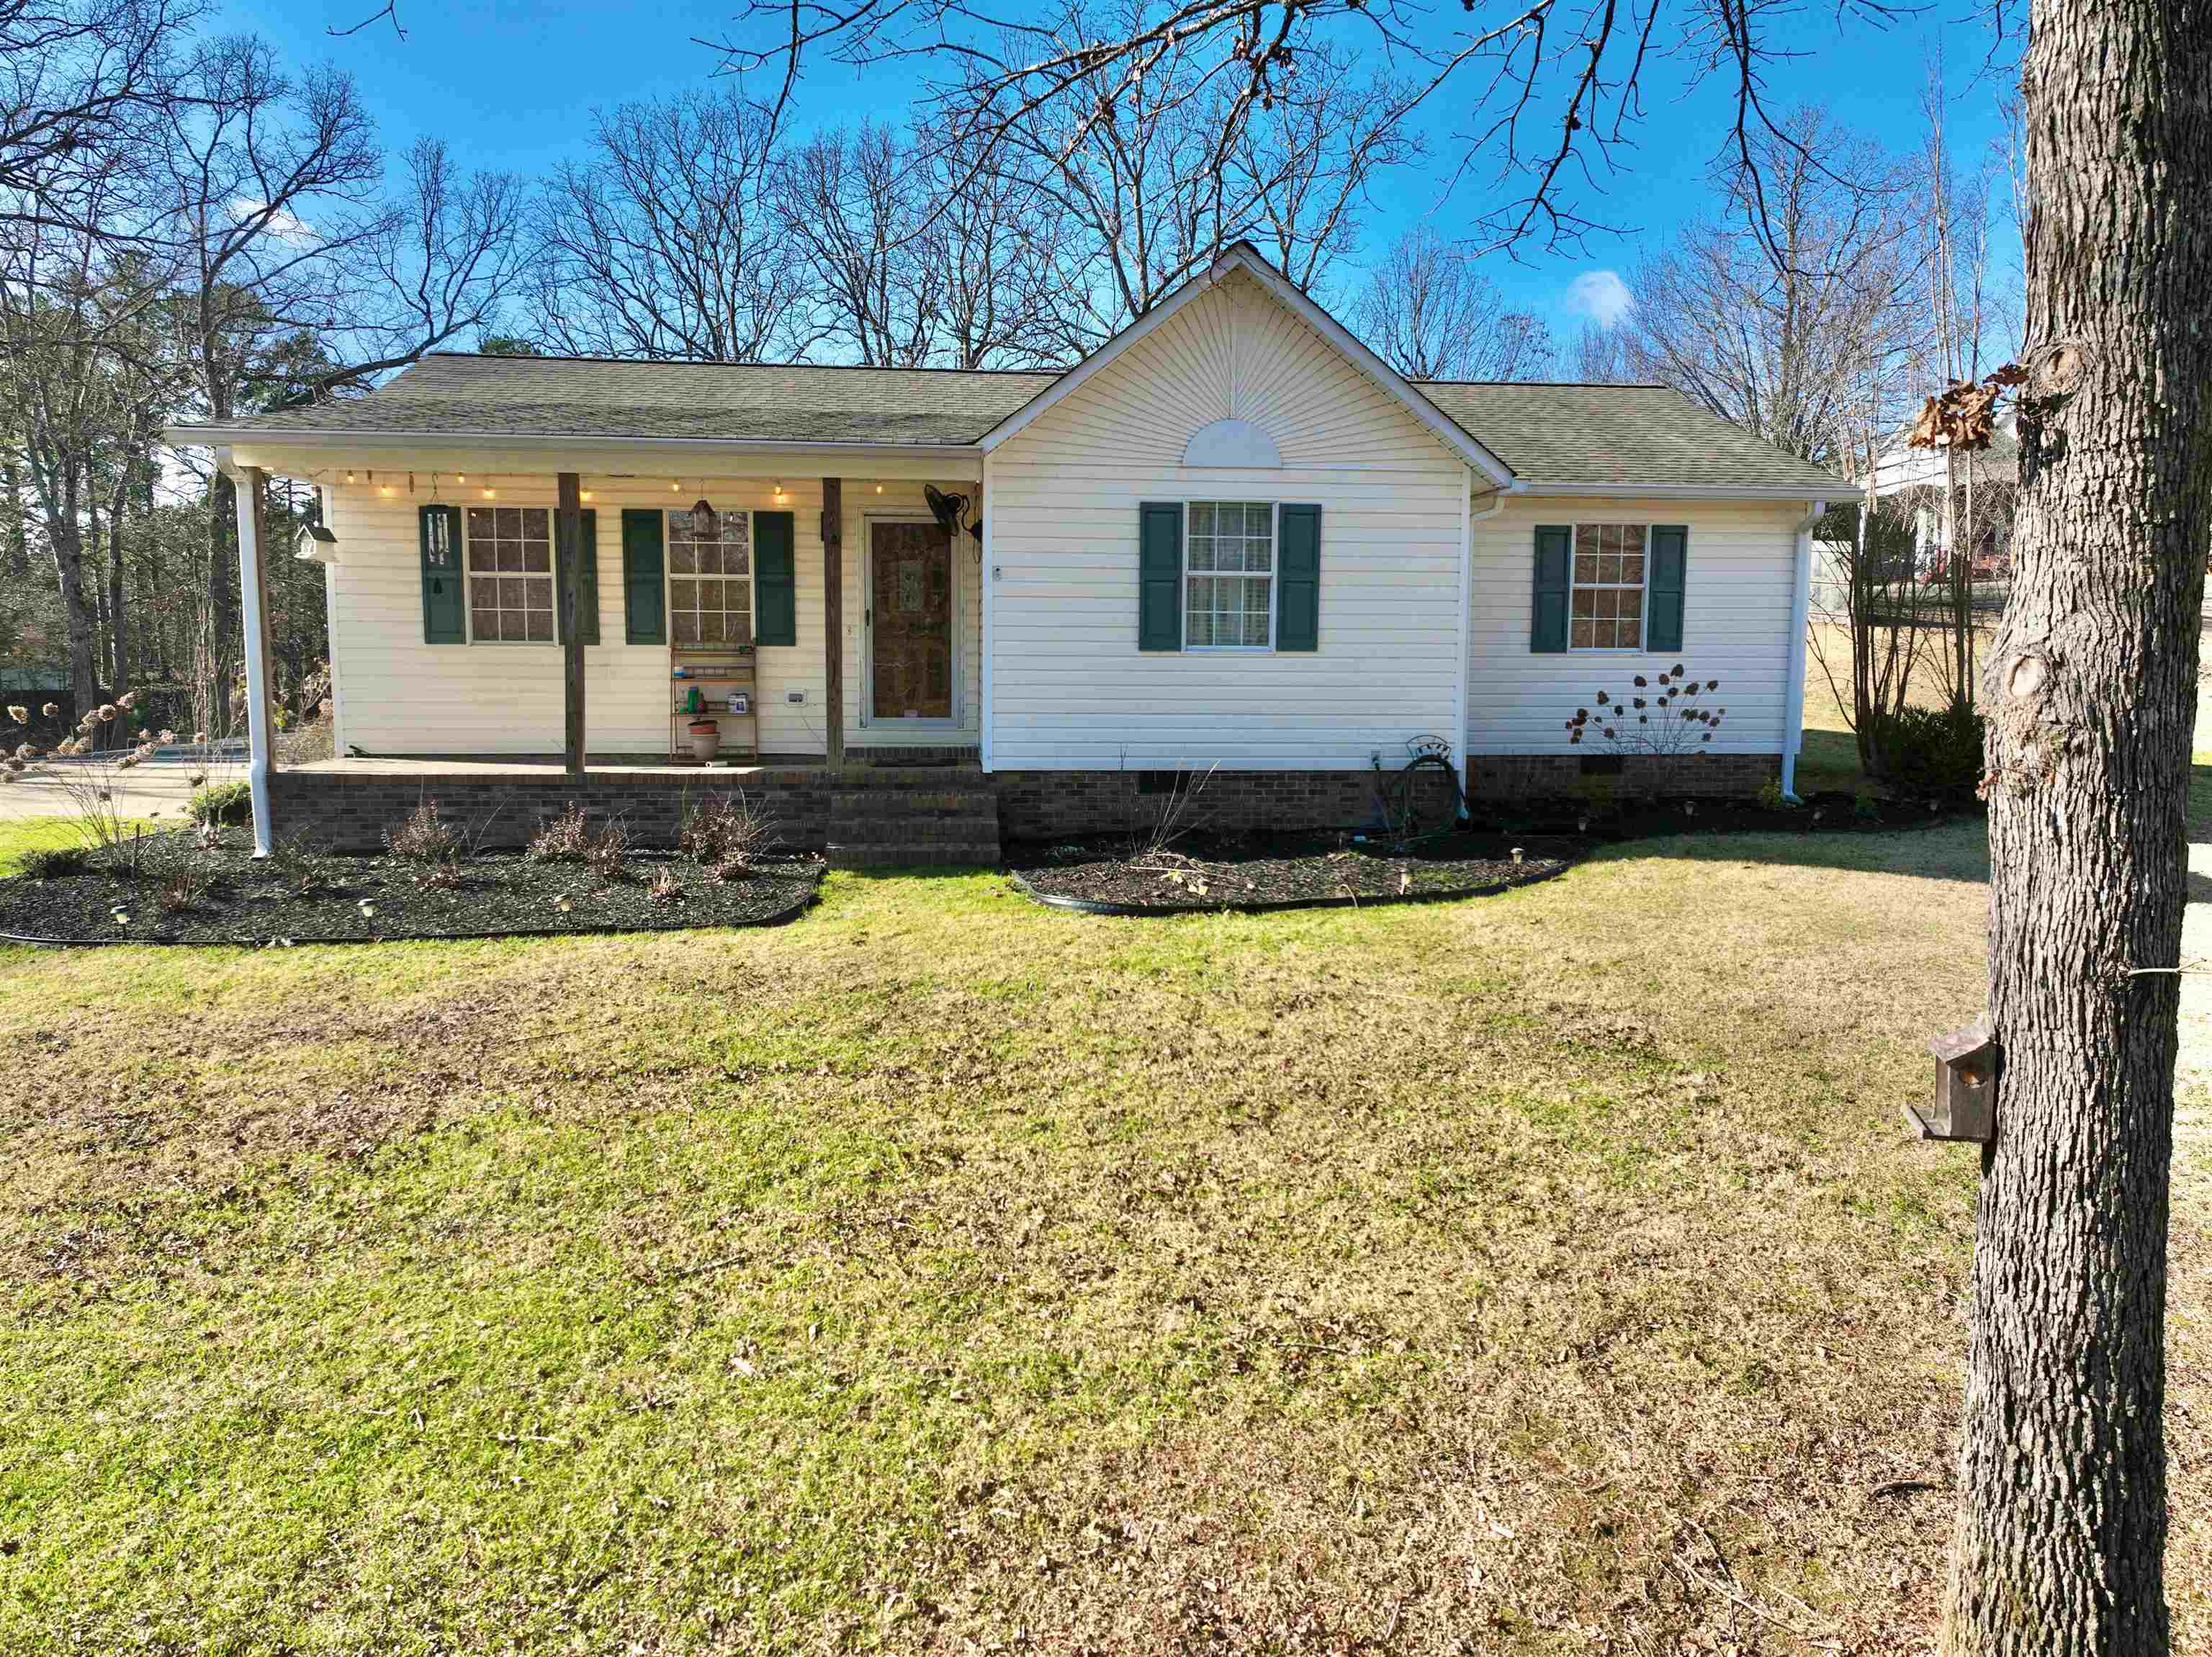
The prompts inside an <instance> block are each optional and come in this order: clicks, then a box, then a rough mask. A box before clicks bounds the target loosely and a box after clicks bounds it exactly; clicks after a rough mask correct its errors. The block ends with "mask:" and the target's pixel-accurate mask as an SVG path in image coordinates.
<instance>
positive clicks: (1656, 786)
mask: <svg viewBox="0 0 2212 1657" xmlns="http://www.w3.org/2000/svg"><path fill="white" fill-rule="evenodd" d="M1780 768H1781V761H1780V758H1778V756H1776V755H1773V754H1711V755H1707V756H1705V757H1702V758H1681V759H1656V758H1629V759H1626V760H1625V761H1624V762H1623V766H1622V770H1621V771H1620V773H1619V774H1618V775H1615V776H1609V777H1586V776H1584V775H1583V771H1582V763H1581V759H1580V758H1579V757H1578V756H1577V755H1573V754H1541V755H1539V754H1516V755H1497V754H1478V755H1475V756H1474V757H1473V758H1471V760H1470V762H1469V768H1468V769H1469V775H1468V796H1469V798H1470V799H1473V800H1474V801H1510V800H1514V799H1516V798H1517V799H1531V798H1547V797H1548V798H1558V797H1559V796H1562V795H1576V794H1589V793H1593V792H1604V793H1620V794H1626V795H1637V794H1694V795H1748V794H1753V793H1756V792H1757V791H1758V789H1759V788H1760V787H1761V786H1762V785H1763V784H1764V783H1766V781H1767V780H1768V779H1769V778H1771V777H1774V776H1776V775H1777V774H1778V771H1780ZM907 775H908V777H911V778H912V779H913V781H912V782H910V783H908V786H914V785H915V784H917V783H923V782H926V781H927V780H928V779H930V778H932V777H942V778H944V779H945V781H946V782H947V783H950V782H951V779H952V777H954V776H956V775H959V776H961V777H962V780H963V782H967V781H969V780H970V779H972V780H974V781H977V782H980V783H986V784H987V785H989V786H990V787H991V788H992V789H994V791H995V792H996V793H997V795H998V796H999V826H1000V833H1001V834H1002V835H1003V836H1004V837H1005V838H1007V839H1009V840H1024V839H1049V838H1063V837H1072V836H1076V835H1082V834H1091V833H1099V832H1124V831H1127V830H1129V829H1133V828H1135V827H1138V826H1139V825H1148V824H1150V823H1152V822H1153V821H1154V820H1156V819H1157V818H1158V814H1159V813H1160V810H1161V808H1162V807H1163V806H1164V805H1165V804H1166V803H1167V800H1168V798H1169V790H1170V789H1173V788H1175V787H1176V786H1182V787H1189V786H1191V785H1192V784H1194V783H1197V782H1198V780H1199V778H1200V775H1201V774H1200V773H1195V772H1182V773H1174V772H1158V771H996V772H993V773H991V774H990V775H988V776H987V777H983V776H981V775H980V774H978V773H975V772H972V771H971V772H966V773H964V774H963V773H952V772H936V773H932V772H928V771H921V772H919V773H915V772H908V773H907ZM896 776H897V773H896V772H893V773H891V777H894V778H895V777H896ZM887 785H890V782H889V779H884V780H880V781H878V780H872V778H871V777H870V774H869V773H867V772H866V771H850V772H847V773H845V774H844V775H843V776H842V777H840V776H838V775H836V774H835V773H831V772H828V771H819V770H811V769H793V770H788V771H781V770H771V771H763V772H757V773H755V774H753V775H750V776H748V777H745V778H744V779H743V780H742V783H740V782H739V781H738V779H734V778H732V779H726V780H724V779H718V778H714V777H712V776H711V774H702V775H701V776H697V777H669V776H667V775H665V774H662V775H653V774H650V773H646V774H636V773H632V774H627V775H626V774H623V773H621V772H599V773H593V774H591V775H587V776H586V777H584V778H583V779H582V780H581V781H580V782H573V781H571V780H569V779H568V778H567V777H559V776H545V775H542V774H541V775H535V776H532V775H524V776H510V777H502V776H500V775H497V774H496V773H491V772H482V773H471V772H457V771H426V772H423V773H422V774H420V775H412V776H410V775H408V774H405V773H402V772H393V771H358V772H349V771H343V770H336V771H283V770H279V771H277V772H276V774H275V775H274V776H273V777H271V778H270V804H271V806H272V808H273V810H274V812H275V814H276V830H277V832H278V833H280V834H290V833H301V832H305V833H307V834H309V835H311V836H313V838H316V839H318V840H319V841H321V842H323V843H325V844H328V845H331V846H332V847H333V848H336V849H337V850H351V851H367V850H375V849H376V848H378V847H379V846H380V845H382V844H383V843H384V836H385V832H386V830H387V829H389V828H392V827H393V826H395V825H398V823H399V822H400V821H402V820H403V819H404V818H405V817H406V816H407V814H408V813H410V812H411V811H413V810H414V809H415V807H416V806H417V805H418V804H419V803H421V802H422V801H425V800H431V801H436V802H437V805H438V808H439V813H440V815H441V816H442V817H444V818H445V819H446V820H447V821H448V822H452V823H454V824H457V825H470V826H472V827H474V826H483V831H484V832H483V844H486V845H488V846H505V847H511V846H519V845H522V844H526V843H527V842H528V840H529V839H530V838H531V836H532V835H533V834H535V833H536V832H538V827H539V826H540V825H542V824H544V822H546V821H548V820H549V819H552V818H554V817H556V816H558V815H560V813H562V812H563V811H565V810H567V809H568V807H569V806H570V805H571V804H572V803H578V802H580V803H581V804H582V805H583V807H584V808H585V810H586V812H587V813H590V814H591V815H592V816H593V817H595V818H602V817H617V816H618V817H619V818H620V819H622V821H623V823H624V824H625V825H627V827H628V828H629V832H630V836H631V838H632V840H633V841H634V842H635V844H640V845H646V846H668V845H672V844H675V840H676V831H677V828H678V825H679V824H680V823H681V821H682V820H683V814H684V807H685V801H686V800H687V798H690V797H702V796H704V795H710V794H719V793H721V792H724V791H726V790H729V789H734V788H737V787H739V786H742V787H743V789H744V792H745V795H746V796H747V798H749V799H750V800H751V801H754V802H755V803H756V804H757V805H759V806H761V807H763V808H764V809H766V810H767V811H768V812H769V813H772V814H773V816H774V817H775V822H776V826H777V830H778V832H779V833H780V834H781V838H782V841H783V844H785V845H787V846H790V847H794V848H815V847H819V846H821V845H822V844H823V842H824V840H825V839H826V838H827V836H828V832H829V809H830V796H831V795H832V794H835V793H839V792H847V791H852V790H856V789H868V788H870V787H872V786H887ZM1437 786H1438V790H1439V794H1440V795H1441V788H1442V783H1441V779H1438V783H1437ZM1439 803H1441V801H1440V800H1439ZM1187 819H1188V821H1190V822H1191V823H1192V825H1194V826H1200V827H1205V828H1212V829H1223V830H1232V831H1235V830H1248V829H1266V828H1285V829H1313V828H1362V827H1365V826H1368V825H1370V824H1372V823H1373V822H1374V821H1375V820H1376V798H1375V783H1374V777H1373V774H1372V773H1371V772H1369V771H1215V772H1214V773H1212V775H1211V776H1210V777H1205V778H1204V782H1203V786H1202V787H1200V789H1199V791H1198V795H1197V798H1196V800H1195V801H1194V803H1193V805H1192V807H1191V808H1190V809H1189V811H1188V813H1187Z"/></svg>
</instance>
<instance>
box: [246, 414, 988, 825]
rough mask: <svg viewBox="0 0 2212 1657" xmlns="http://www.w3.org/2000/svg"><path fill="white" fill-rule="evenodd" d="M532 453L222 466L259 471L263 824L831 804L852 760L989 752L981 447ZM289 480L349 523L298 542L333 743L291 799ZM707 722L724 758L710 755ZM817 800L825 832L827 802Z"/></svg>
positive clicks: (347, 453) (253, 687) (255, 552)
mask: <svg viewBox="0 0 2212 1657" xmlns="http://www.w3.org/2000/svg"><path fill="white" fill-rule="evenodd" d="M528 458H530V459H531V460H536V461H537V465H536V466H532V467H528V468H526V466H524V465H523V464H522V462H523V460H524V459H525V457H523V456H521V455H518V454H502V453H500V452H496V451H489V450H483V451H473V450H462V449H459V448H437V449H410V448H368V447H355V448H345V449H338V450H331V449H328V448H320V447H319V448H316V449H315V450H313V451H312V452H309V451H306V450H300V451H292V452H287V451H284V450H280V449H278V448H276V447H275V446H273V445H272V446H270V447H269V448H265V449H263V448H257V449H254V450H251V451H247V450H243V449H241V450H239V451H236V452H234V453H232V454H228V455H227V456H226V457H225V459H226V462H227V464H228V466H230V468H231V470H232V472H233V475H234V477H235V478H237V480H238V482H239V484H240V496H239V498H240V563H241V573H242V575H243V576H244V579H245V588H246V593H247V594H248V595H249V597H248V616H247V621H248V646H249V648H248V652H247V655H248V661H247V668H248V678H249V691H250V695H249V698H248V701H249V722H250V723H251V724H252V757H253V765H252V774H253V776H254V777H255V778H256V781H257V788H256V803H257V840H258V841H259V842H260V843H262V844H266V843H267V838H268V836H269V834H270V833H271V832H275V831H276V829H278V828H280V827H281V828H284V829H291V828H307V829H313V828H316V827H318V826H319V824H318V823H317V822H316V820H315V819H316V816H317V813H318V810H319V809H329V808H338V807H342V806H343V803H344V802H351V801H363V800H367V799H368V798H370V797H372V796H374V797H383V796H385V795H388V794H389V793H390V792H391V791H392V789H394V788H397V787H404V786H410V785H411V786H413V787H415V788H416V789H435V790H439V791H441V792H442V793H443V794H444V795H447V796H449V797H455V798H458V797H459V795H460V793H461V792H463V791H465V792H467V793H468V794H470V795H475V794H476V793H477V791H478V790H480V789H485V788H493V789H496V788H500V787H511V788H513V789H520V790H524V791H526V792H529V793H532V794H534V793H536V792H537V791H538V789H540V788H541V787H543V786H544V785H545V784H548V783H565V784H568V785H570V786H571V787H572V788H573V787H574V785H576V784H578V783H585V782H587V781H588V782H590V783H593V784H594V785H595V786H594V788H593V789H592V793H594V794H598V793H599V792H601V789H600V787H599V786H598V785H604V787H605V789H618V790H623V791H629V790H642V791H647V792H651V791H654V790H659V791H660V792H664V793H665V792H668V791H671V790H673V791H674V792H676V793H679V794H680V793H681V792H682V791H683V789H684V788H685V787H686V786H687V784H688V785H689V786H690V787H693V788H699V787H706V788H712V789H729V788H737V787H744V788H747V789H775V790H778V791H780V792H793V793H794V798H797V797H800V796H808V795H812V794H815V793H823V794H824V797H825V798H826V797H827V792H829V791H834V789H833V786H832V785H834V784H836V783H837V782H838V781H839V780H840V779H841V778H842V780H844V781H846V782H848V783H851V784H853V787H852V788H851V789H848V790H847V791H848V792H859V791H861V790H862V789H866V788H867V787H868V786H870V782H871V773H872V771H873V769H874V768H875V766H877V765H881V766H883V767H884V769H885V770H886V771H890V770H900V769H903V768H904V767H905V766H907V765H923V766H936V767H945V766H955V767H957V766H961V765H965V766H967V767H968V768H969V769H970V770H973V769H974V768H975V765H976V762H977V759H978V750H979V744H980V733H981V726H982V717H981V715H982V709H981V698H982V680H983V675H982V672H981V631H982V630H981V574H982V571H981V541H980V536H979V535H978V534H977V533H975V532H974V526H976V525H979V524H980V521H981V498H980V497H981V478H980V472H981V464H980V461H979V460H977V459H976V457H975V455H974V454H972V453H969V454H942V455H928V454H924V455H916V454H911V453H901V454H873V455H870V456H868V457H866V458H867V460H868V461H869V464H868V466H867V467H866V472H865V475H860V476H849V477H848V476H839V475H826V476H825V475H822V474H821V472H820V471H818V470H817V471H816V472H813V473H811V474H808V473H805V472H802V471H801V470H800V467H801V466H802V465H805V464H809V463H811V464H814V465H816V466H818V465H819V460H820V458H822V457H814V456H803V455H796V454H743V455H739V454H731V453H714V452H707V451H702V449H701V448H699V447H698V446H694V447H693V448H691V449H690V450H687V451H685V452H684V454H683V456H682V461H681V464H682V469H681V470H675V469H673V467H674V465H675V462H674V460H673V458H672V457H671V460H670V464H671V470H670V471H668V472H656V473H652V474H647V473H646V472H641V471H627V470H625V471H616V470H612V469H611V466H615V465H621V466H628V465H632V464H640V463H641V461H642V459H643V457H636V458H635V459H633V458H632V457H629V456H623V457H614V456H610V455H607V454H591V455H589V456H584V455H579V456H576V457H574V459H575V460H576V462H577V464H576V467H575V469H574V470H565V469H556V470H545V469H544V461H543V460H540V459H538V457H536V456H532V457H528ZM562 458H569V457H562ZM653 458H655V459H659V458H660V457H659V456H657V455H656V456H655V457H653ZM829 458H832V459H835V458H839V457H834V456H833V457H829ZM856 458H857V457H856ZM587 466H588V468H589V469H586V468H587ZM274 473H282V474H283V475H288V476H291V477H295V478H306V479H307V480H310V481H312V482H313V484H315V485H316V486H317V488H318V490H319V493H320V496H321V500H322V505H323V521H324V526H325V531H326V532H327V533H325V534H324V535H321V536H319V537H317V538H316V539H314V540H313V542H310V543H307V544H306V545H303V546H302V547H301V549H299V551H298V554H297V555H298V556H303V557H313V558H315V559H317V560H318V561H319V562H321V563H323V564H325V570H326V582H327V593H328V604H329V616H330V635H331V669H332V677H333V681H334V685H333V692H332V700H333V702H334V704H335V711H334V719H333V724H334V745H335V748H336V752H337V758H334V759H331V760H327V761H322V762H318V763H317V764H315V765H312V766H309V767H306V768H303V770H302V773H301V775H302V778H303V780H302V783H301V785H300V786H297V787H292V788H285V789H280V790H278V791H277V795H276V796H275V797H272V796H271V795H270V791H269V789H268V785H267V779H268V778H269V777H270V776H271V775H272V774H273V773H274V771H275V770H276V756H275V754H274V752H273V747H272V745H271V744H270V741H269V740H268V738H269V729H268V721H267V719H266V716H265V710H266V705H267V703H266V683H265V675H264V668H263V659H264V652H263V651H262V650H260V649H258V648H257V647H258V644H259V642H260V641H259V637H258V634H259V624H258V611H259V607H260V606H258V603H257V602H256V600H257V599H258V593H259V590H260V587H261V572H262V570H264V569H265V567H266V563H267V560H268V559H270V558H271V557H285V556H294V555H295V554H294V549H291V548H289V547H276V546H270V545H266V544H265V540H264V535H263V533H262V531H261V522H260V519H261V514H260V501H261V497H262V492H263V488H264V480H265V478H267V477H268V476H270V475H271V474H274ZM933 495H934V496H937V497H938V498H937V499H935V500H933V499H932V498H931V497H932V496H933ZM702 729H703V731H704V732H705V733H706V734H708V742H707V743H706V744H704V745H702V746H706V747H708V748H709V749H711V751H712V754H713V758H712V760H711V762H710V763H707V764H701V763H699V762H698V761H697V760H696V759H695V758H694V756H693V752H692V745H693V742H694V741H695V740H696V736H697V734H698V733H700V732H701V731H702ZM856 765H857V766H860V767H862V768H863V769H862V770H861V771H860V772H858V773H853V774H849V775H848V772H849V771H850V768H852V767H854V766H856ZM308 779H313V780H308ZM941 780H943V779H942V778H941ZM980 780H981V779H980V773H978V774H977V781H978V782H979V783H980ZM349 784H353V785H358V786H357V787H349V786H348V785H349ZM798 814H799V817H800V818H802V819H805V820H806V821H807V822H810V823H815V824H817V825H819V829H820V832H821V834H822V835H823V837H824V838H823V840H819V841H817V844H820V843H826V837H827V835H828V833H829V827H830V824H829V814H828V813H827V812H826V810H824V811H819V812H817V811H814V810H811V809H808V810H804V811H801V812H799V813H798ZM992 849H993V851H994V855H995V838H994V840H993V843H992Z"/></svg>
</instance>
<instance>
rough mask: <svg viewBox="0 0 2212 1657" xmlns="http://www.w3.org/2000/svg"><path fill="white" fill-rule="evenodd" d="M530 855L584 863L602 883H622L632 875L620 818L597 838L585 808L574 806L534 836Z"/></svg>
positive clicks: (625, 836) (626, 838) (627, 846)
mask: <svg viewBox="0 0 2212 1657" xmlns="http://www.w3.org/2000/svg"><path fill="white" fill-rule="evenodd" d="M529 855H530V856H532V857H538V858H544V859H552V860H557V861H559V862H572V863H581V864H583V865H584V866H585V867H586V868H588V869H590V870H591V871H592V874H596V875H598V876H599V878H600V879H601V880H621V879H622V878H623V876H624V875H625V874H628V873H629V867H628V862H627V860H628V858H629V829H628V828H626V827H625V826H624V825H623V822H622V820H621V819H619V818H617V819H613V820H611V821H610V822H609V823H608V824H607V825H606V826H605V827H604V828H602V829H601V830H599V832H597V833H596V834H595V833H593V832H592V825H591V822H590V819H587V818H586V816H585V815H584V808H583V807H581V806H580V805H571V806H570V807H568V809H567V810H566V811H564V812H562V813H561V814H560V815H559V816H558V817H556V818H555V819H553V820H552V821H550V823H546V824H544V825H542V826H541V827H540V828H539V829H538V832H537V833H536V834H534V835H532V836H531V838H530V850H529Z"/></svg>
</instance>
